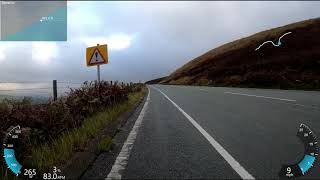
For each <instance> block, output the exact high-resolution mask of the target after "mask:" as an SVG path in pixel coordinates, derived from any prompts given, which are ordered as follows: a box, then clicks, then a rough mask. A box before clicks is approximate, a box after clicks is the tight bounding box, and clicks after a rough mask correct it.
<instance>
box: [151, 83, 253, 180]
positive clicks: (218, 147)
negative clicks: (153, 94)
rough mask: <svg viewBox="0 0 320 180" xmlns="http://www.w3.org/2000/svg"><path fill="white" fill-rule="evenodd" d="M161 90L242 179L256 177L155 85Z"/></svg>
mask: <svg viewBox="0 0 320 180" xmlns="http://www.w3.org/2000/svg"><path fill="white" fill-rule="evenodd" d="M152 88H154V89H156V90H157V91H159V92H160V93H161V94H162V95H163V96H164V97H165V98H167V99H168V100H169V101H170V102H171V103H172V104H173V105H174V106H175V107H176V108H177V109H178V110H179V111H180V112H181V113H182V114H183V115H184V116H185V117H186V118H187V119H188V120H189V121H190V122H191V124H192V125H193V126H194V127H195V128H196V129H197V130H198V131H199V132H200V133H201V134H202V135H203V136H204V137H205V138H206V139H207V140H208V141H209V143H210V144H211V145H212V146H213V147H214V149H215V150H216V151H217V152H218V153H219V154H220V155H221V156H222V157H223V158H224V159H225V160H226V161H227V162H228V164H229V165H230V166H231V167H232V168H233V170H235V171H236V172H237V173H238V174H239V176H240V177H241V178H242V179H255V178H254V177H253V176H252V175H251V174H250V173H249V172H248V171H246V170H245V169H244V168H243V167H242V166H241V165H240V164H239V163H238V161H237V160H235V159H234V158H233V157H232V156H231V155H230V154H229V153H228V152H227V150H225V149H224V148H223V147H222V146H221V145H220V144H219V143H218V142H217V141H216V140H215V139H214V138H213V137H212V136H210V134H209V133H207V131H205V130H204V129H203V128H202V127H201V126H200V125H199V124H198V123H197V122H196V121H195V120H194V119H193V118H192V117H191V116H189V115H188V114H187V113H186V112H185V111H184V110H183V109H181V108H180V107H179V106H178V105H177V104H176V103H175V102H173V101H172V100H171V99H170V98H169V97H168V96H167V95H166V94H165V93H163V92H162V91H161V90H160V89H158V88H156V87H153V86H152Z"/></svg>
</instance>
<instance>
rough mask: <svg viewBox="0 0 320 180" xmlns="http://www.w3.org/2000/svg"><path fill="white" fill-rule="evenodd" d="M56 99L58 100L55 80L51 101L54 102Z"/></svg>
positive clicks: (54, 81)
mask: <svg viewBox="0 0 320 180" xmlns="http://www.w3.org/2000/svg"><path fill="white" fill-rule="evenodd" d="M57 99H58V93H57V80H53V101H56V100H57Z"/></svg>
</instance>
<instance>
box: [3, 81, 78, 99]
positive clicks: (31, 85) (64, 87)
mask: <svg viewBox="0 0 320 180" xmlns="http://www.w3.org/2000/svg"><path fill="white" fill-rule="evenodd" d="M82 84H83V83H81V82H72V81H57V95H58V97H60V96H64V95H66V94H67V93H68V92H69V91H70V89H71V88H79V87H80V86H81V85H82ZM25 96H28V97H32V98H40V99H41V98H42V99H44V100H45V99H49V98H52V97H53V82H52V81H16V82H0V100H1V99H4V98H18V97H25Z"/></svg>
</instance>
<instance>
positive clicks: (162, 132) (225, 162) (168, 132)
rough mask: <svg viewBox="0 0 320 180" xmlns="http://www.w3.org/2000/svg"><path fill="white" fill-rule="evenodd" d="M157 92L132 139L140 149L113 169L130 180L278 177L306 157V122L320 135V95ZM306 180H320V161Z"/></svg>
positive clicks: (188, 90)
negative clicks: (302, 130)
mask: <svg viewBox="0 0 320 180" xmlns="http://www.w3.org/2000/svg"><path fill="white" fill-rule="evenodd" d="M149 90H150V92H149V93H150V94H149V100H147V102H146V104H145V107H144V108H143V109H142V111H143V112H142V113H141V114H142V115H141V114H140V116H139V118H140V121H141V124H140V125H139V126H138V127H137V129H138V130H137V129H136V130H137V133H133V137H131V139H130V138H128V139H130V140H129V141H128V140H127V141H128V142H129V144H132V145H133V146H132V148H130V149H129V150H128V149H126V150H124V148H123V150H122V151H125V156H128V157H126V158H127V160H126V161H124V162H122V163H120V164H121V165H122V167H121V168H120V170H119V165H117V164H116V165H114V167H113V168H112V172H113V173H117V172H118V173H119V175H120V176H121V177H122V178H137V179H141V178H151V179H154V178H210V179H212V178H216V179H221V178H244V179H246V178H257V179H260V178H278V172H279V170H280V168H281V165H282V164H293V163H295V162H298V161H299V160H301V158H302V156H303V151H304V147H303V144H302V143H301V142H300V140H299V139H298V138H297V137H296V133H297V130H298V127H299V125H300V124H301V123H304V124H306V125H307V126H309V127H310V128H311V129H312V130H313V132H314V133H315V135H316V136H317V137H320V92H311V91H309V92H308V91H285V90H266V89H244V88H223V87H199V86H198V87H187V86H163V85H153V86H149ZM139 118H138V120H139ZM129 136H130V135H129ZM122 155H123V153H122ZM122 158H123V157H120V158H118V159H120V160H121V159H122ZM109 176H110V174H109ZM303 178H315V179H319V178H320V165H319V161H318V162H317V163H316V165H315V167H314V168H313V169H312V170H311V171H310V173H309V174H307V175H306V176H305V177H303Z"/></svg>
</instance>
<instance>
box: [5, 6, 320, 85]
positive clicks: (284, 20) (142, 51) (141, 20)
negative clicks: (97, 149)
mask: <svg viewBox="0 0 320 180" xmlns="http://www.w3.org/2000/svg"><path fill="white" fill-rule="evenodd" d="M69 6H70V9H71V11H74V10H75V11H77V12H83V13H87V14H88V19H89V20H88V19H81V18H80V19H70V18H69V27H68V42H65V43H58V45H59V47H60V55H59V58H57V59H54V60H52V61H51V62H52V64H49V65H48V66H40V65H37V64H32V63H30V62H32V60H31V55H30V54H31V49H30V48H29V49H28V48H26V49H20V50H15V51H13V50H12V49H10V50H9V51H7V52H6V55H7V57H8V58H9V57H10V58H9V59H10V61H6V62H3V61H2V62H0V65H1V67H0V68H1V70H0V81H7V80H26V79H37V80H38V79H44V80H51V79H62V80H72V81H81V80H93V79H95V78H96V70H95V68H87V67H86V66H85V48H86V46H85V44H83V43H81V42H80V41H78V40H77V39H78V38H81V36H86V37H105V36H108V35H112V34H114V33H125V34H129V35H135V38H134V39H133V41H132V44H131V46H130V47H129V48H128V49H124V50H119V51H110V52H109V54H110V64H108V65H104V66H102V77H103V78H104V79H107V80H112V79H113V80H116V79H117V80H124V81H138V80H142V81H145V80H149V79H153V78H158V77H161V76H164V75H167V74H169V73H171V72H172V71H174V70H175V69H176V68H178V67H180V66H181V65H183V64H184V63H186V62H188V61H189V60H191V59H193V58H195V57H197V56H199V55H201V54H202V53H204V52H206V51H208V50H210V49H213V48H215V47H217V46H220V45H222V44H224V43H228V42H230V41H232V40H236V39H239V38H241V37H245V36H248V35H251V34H253V33H256V32H259V31H262V30H266V29H270V28H273V27H277V26H282V25H286V24H288V23H293V22H296V21H300V20H304V19H310V18H315V17H319V16H320V11H319V9H320V2H287V1H286V2H261V1H260V2H93V1H92V2H83V4H82V3H81V2H78V3H76V4H75V3H73V2H72V3H69ZM71 11H70V12H71ZM72 18H77V17H72ZM90 18H91V19H92V22H91V21H90ZM84 21H85V22H84ZM77 23H83V24H85V25H83V26H80V25H79V26H77ZM30 44H31V43H30ZM25 46H29V45H28V43H26V44H25ZM17 52H18V53H17ZM13 59H15V60H13ZM22 59H23V60H22ZM11 60H12V61H11ZM21 62H23V66H21Z"/></svg>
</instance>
